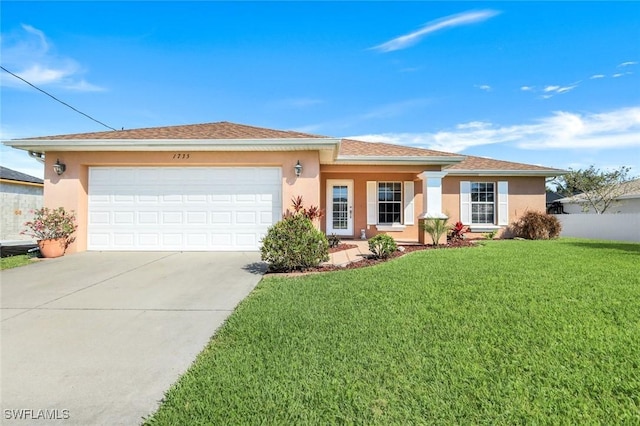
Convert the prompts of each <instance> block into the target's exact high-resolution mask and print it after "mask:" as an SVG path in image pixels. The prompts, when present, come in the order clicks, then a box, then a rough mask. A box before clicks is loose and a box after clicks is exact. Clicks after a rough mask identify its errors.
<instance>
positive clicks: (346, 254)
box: [325, 240, 371, 266]
mask: <svg viewBox="0 0 640 426" xmlns="http://www.w3.org/2000/svg"><path fill="white" fill-rule="evenodd" d="M342 243H343V244H350V245H353V244H355V245H356V246H357V247H356V248H352V249H348V250H341V251H338V252H335V253H329V261H328V262H325V263H326V264H333V265H337V266H345V265H347V264H349V263H351V262H357V261H358V260H362V258H363V256H367V255H370V254H371V251H369V243H368V242H367V241H363V240H343V241H342Z"/></svg>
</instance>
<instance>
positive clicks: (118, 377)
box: [0, 252, 264, 425]
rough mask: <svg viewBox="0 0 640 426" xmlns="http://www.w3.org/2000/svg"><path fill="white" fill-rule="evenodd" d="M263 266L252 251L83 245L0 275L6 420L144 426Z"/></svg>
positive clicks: (0, 398) (0, 394)
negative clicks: (84, 248)
mask: <svg viewBox="0 0 640 426" xmlns="http://www.w3.org/2000/svg"><path fill="white" fill-rule="evenodd" d="M263 272H264V265H263V264H262V263H260V262H259V253H253V252H238V253H201V252H191V253H167V252H127V253H123V252H106V253H98V252H86V253H79V254H74V255H67V256H64V257H61V258H57V259H47V260H44V261H39V262H36V263H35V264H33V265H28V266H25V267H20V268H15V269H9V270H6V271H2V273H1V275H0V278H1V284H0V285H1V286H0V291H1V292H0V297H1V308H2V309H1V316H0V318H1V320H2V323H1V330H0V345H1V352H0V355H1V357H0V374H1V376H0V405H1V407H2V413H1V415H2V420H1V421H0V423H2V424H31V423H37V424H48V423H52V424H78V425H96V424H109V425H114V424H126V425H135V424H139V423H141V422H142V421H143V418H145V417H147V416H148V415H149V414H151V413H152V412H154V411H155V410H156V409H157V407H158V404H159V403H160V401H161V399H162V398H163V396H164V393H165V392H166V391H167V390H168V389H169V387H170V386H171V385H172V384H173V383H174V382H175V381H176V380H177V379H178V377H179V376H180V375H181V374H183V373H184V372H185V371H186V370H187V368H188V367H189V366H190V365H191V363H192V362H193V361H194V359H195V357H196V356H197V354H198V353H199V352H200V351H201V350H202V349H203V348H204V346H205V345H206V344H207V342H208V341H209V339H210V337H211V336H212V335H213V334H214V333H215V331H216V329H218V327H220V325H222V323H223V322H224V321H225V319H226V318H227V317H228V316H229V314H230V313H231V312H232V311H233V310H234V309H235V307H236V306H237V304H238V303H239V302H240V301H241V300H242V299H243V298H244V297H246V296H247V295H248V294H249V293H250V292H251V290H252V289H253V288H254V287H255V286H256V284H257V283H258V281H260V279H261V277H262V273H263ZM25 420H27V421H26V422H25Z"/></svg>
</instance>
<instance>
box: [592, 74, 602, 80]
mask: <svg viewBox="0 0 640 426" xmlns="http://www.w3.org/2000/svg"><path fill="white" fill-rule="evenodd" d="M604 77H605V76H604V74H594V75H592V76H591V77H589V79H591V80H595V79H597V78H604Z"/></svg>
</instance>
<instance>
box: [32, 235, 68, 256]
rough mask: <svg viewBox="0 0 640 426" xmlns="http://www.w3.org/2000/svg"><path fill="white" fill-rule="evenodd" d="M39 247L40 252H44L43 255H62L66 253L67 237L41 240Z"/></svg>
mask: <svg viewBox="0 0 640 426" xmlns="http://www.w3.org/2000/svg"><path fill="white" fill-rule="evenodd" d="M38 247H39V248H40V254H42V257H47V258H52V257H60V256H62V255H64V251H65V249H66V247H65V239H64V238H57V239H55V240H39V241H38Z"/></svg>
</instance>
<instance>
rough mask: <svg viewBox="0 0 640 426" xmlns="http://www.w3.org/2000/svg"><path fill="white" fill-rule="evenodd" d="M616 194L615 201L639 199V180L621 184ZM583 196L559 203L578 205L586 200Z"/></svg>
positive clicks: (566, 198)
mask: <svg viewBox="0 0 640 426" xmlns="http://www.w3.org/2000/svg"><path fill="white" fill-rule="evenodd" d="M615 193H617V194H621V195H619V196H617V197H615V198H616V199H623V198H640V178H638V179H633V180H630V181H627V182H625V183H623V184H621V185H620V186H619V187H618V188H617V190H616V191H615ZM586 198H587V197H586V196H585V194H577V195H574V196H572V197H565V198H562V199H561V200H560V202H561V203H580V202H584V201H585V200H586Z"/></svg>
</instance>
